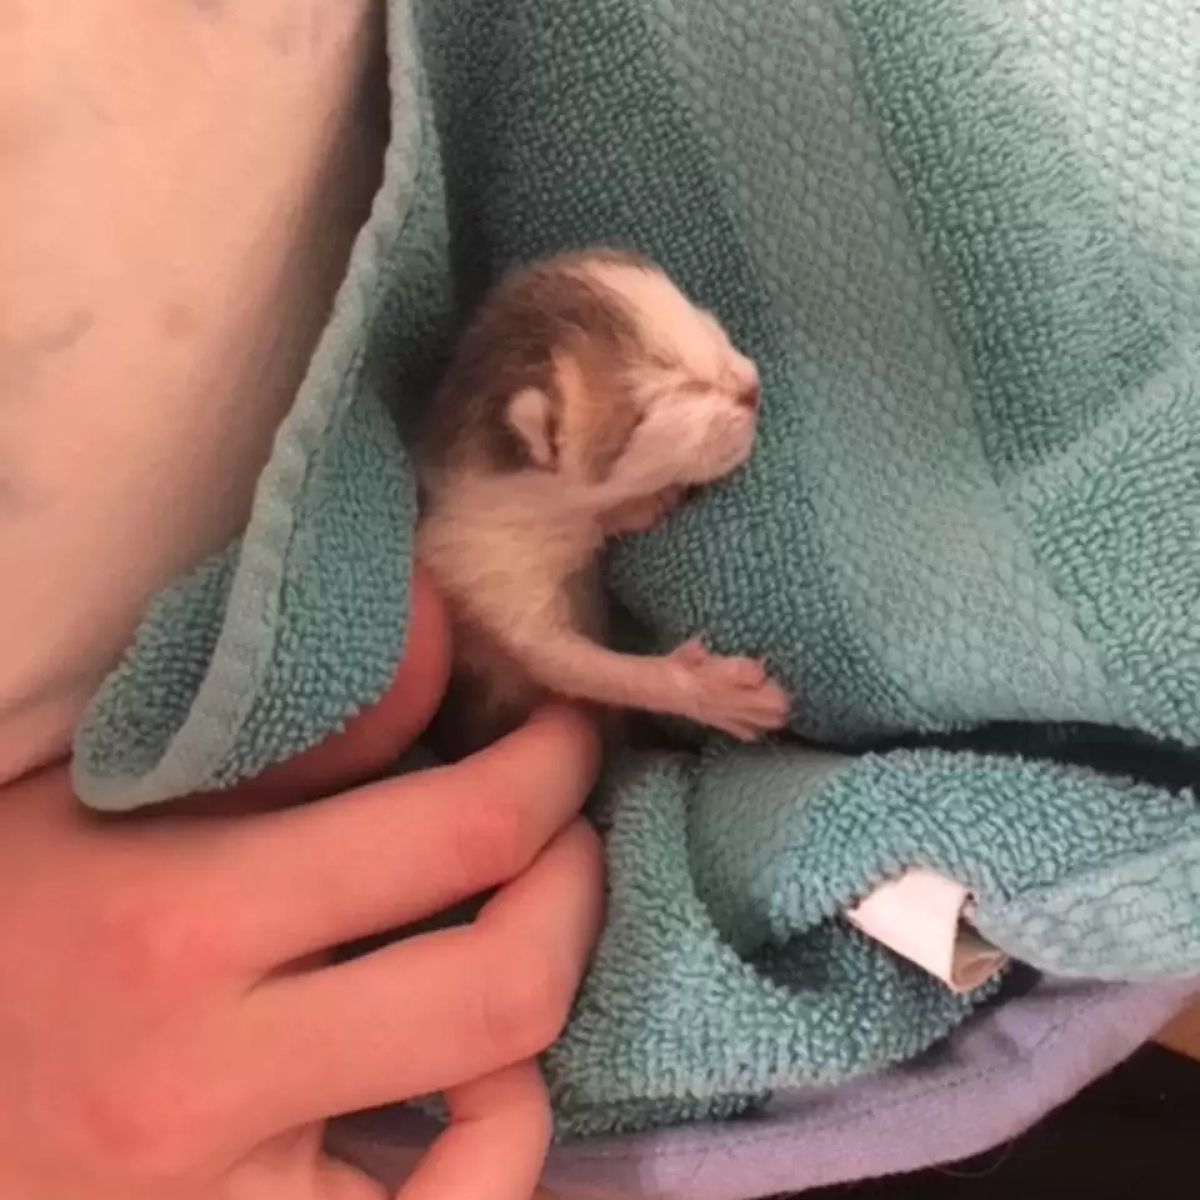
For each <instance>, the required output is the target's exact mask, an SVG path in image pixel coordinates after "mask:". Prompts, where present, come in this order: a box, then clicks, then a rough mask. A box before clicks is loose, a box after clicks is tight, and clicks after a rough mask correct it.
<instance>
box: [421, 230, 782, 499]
mask: <svg viewBox="0 0 1200 1200" xmlns="http://www.w3.org/2000/svg"><path fill="white" fill-rule="evenodd" d="M758 407H759V379H758V371H757V369H756V368H755V366H754V364H753V363H752V362H751V361H750V360H749V359H748V358H747V357H746V356H745V355H743V354H741V353H740V352H739V351H738V350H737V349H735V347H734V346H733V344H732V343H731V342H730V340H729V337H728V335H727V334H726V332H725V330H724V329H723V328H722V327H721V325H720V323H719V322H718V321H717V320H716V318H715V317H713V316H712V314H711V313H708V312H706V311H704V310H703V309H701V308H699V307H698V306H696V305H695V304H693V303H692V301H691V300H689V299H688V298H687V297H686V296H685V295H684V294H683V293H682V292H681V291H680V290H679V288H677V287H676V286H675V284H674V283H672V282H671V280H670V279H669V278H668V277H667V276H666V275H665V274H664V273H663V272H662V271H661V270H659V269H658V268H657V267H655V266H654V265H653V264H651V263H649V262H647V261H646V260H644V259H641V258H639V257H636V256H634V255H630V254H626V253H622V252H616V251H609V250H591V251H583V252H579V253H574V254H567V255H561V256H559V257H557V258H552V259H549V260H547V261H545V262H543V263H540V264H537V265H535V266H532V267H527V268H524V269H522V270H519V271H516V272H514V273H513V274H511V275H509V276H508V277H506V278H505V279H504V280H502V281H501V283H500V284H499V286H498V287H497V288H496V289H495V291H493V293H492V294H491V295H490V296H489V297H488V298H487V299H486V300H485V302H484V304H483V306H482V307H481V309H480V311H479V313H478V314H477V316H476V317H475V319H474V321H472V323H471V324H470V326H469V327H468V329H467V331H466V333H465V334H464V336H463V338H462V341H461V342H460V344H459V347H458V351H457V354H456V357H455V359H454V360H453V362H452V364H451V367H450V369H449V371H448V372H447V375H446V377H445V379H444V381H443V384H442V387H441V389H440V390H439V393H438V395H437V397H436V398H435V401H434V408H433V412H432V414H431V420H430V425H429V430H428V436H427V438H426V442H425V448H424V450H425V452H424V456H423V457H424V461H425V465H426V469H427V476H426V477H427V479H430V478H432V479H434V480H436V479H437V478H439V477H441V478H446V477H452V476H453V475H455V474H458V473H459V472H463V471H466V472H469V473H471V474H476V475H478V474H494V475H504V474H507V475H523V476H526V477H527V478H529V477H536V478H537V480H538V481H540V483H541V484H542V485H543V486H542V487H541V488H540V489H539V490H544V486H545V485H546V484H552V485H553V486H554V487H555V488H558V489H560V490H561V494H562V496H563V499H564V502H566V503H569V504H571V505H572V506H574V507H579V508H584V509H590V510H593V511H596V512H601V511H603V510H604V509H606V508H609V507H611V506H612V505H614V504H618V503H620V502H622V501H625V500H628V499H632V498H636V497H640V496H646V495H650V494H652V493H654V492H657V491H660V490H661V489H663V488H665V487H668V486H670V485H672V484H682V485H685V486H686V485H694V484H703V483H709V482H711V481H712V480H715V479H718V478H720V477H721V476H724V475H727V474H729V473H730V472H731V471H733V470H735V469H736V468H737V467H739V466H741V464H742V463H744V462H745V461H746V459H747V458H748V457H749V455H750V450H751V447H752V445H753V443H754V436H755V432H756V429H757V419H758Z"/></svg>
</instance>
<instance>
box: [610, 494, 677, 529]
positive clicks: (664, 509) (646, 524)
mask: <svg viewBox="0 0 1200 1200" xmlns="http://www.w3.org/2000/svg"><path fill="white" fill-rule="evenodd" d="M686 491H687V489H686V488H685V487H684V486H683V485H682V484H672V486H671V487H668V488H663V490H662V491H661V492H655V493H654V495H653V496H640V497H638V499H636V500H626V501H625V503H624V504H620V505H618V506H617V507H616V508H614V509H613V510H612V511H611V512H607V513H605V514H604V516H603V517H602V518H601V522H600V524H601V527H602V528H603V530H604V536H605V537H620V536H622V535H624V534H627V533H645V532H646V531H647V530H649V529H653V528H654V527H655V526H656V525H657V524H659V523H660V522H661V521H663V520H664V519H665V518H666V516H667V514H668V513H670V512H671V510H672V509H674V508H677V507H678V506H679V504H680V502H681V501H682V500H683V497H684V494H685V492H686Z"/></svg>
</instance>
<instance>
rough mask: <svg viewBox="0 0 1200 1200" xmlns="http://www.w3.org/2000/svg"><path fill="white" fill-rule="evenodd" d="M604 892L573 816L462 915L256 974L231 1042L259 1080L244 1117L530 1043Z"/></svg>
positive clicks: (435, 1071) (400, 1082) (598, 912)
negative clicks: (430, 928)
mask: <svg viewBox="0 0 1200 1200" xmlns="http://www.w3.org/2000/svg"><path fill="white" fill-rule="evenodd" d="M603 892H604V888H603V862H602V855H601V852H600V847H599V840H598V839H597V837H596V835H595V833H594V832H593V831H592V830H591V828H590V827H589V826H587V825H586V823H584V822H583V821H576V822H575V823H574V824H572V825H571V826H570V827H569V828H568V829H566V830H564V831H563V833H561V834H560V835H559V836H558V838H556V839H555V841H554V842H552V843H551V845H550V846H549V847H548V848H547V849H546V851H545V852H544V853H543V854H542V855H541V857H539V858H538V860H537V861H536V862H535V863H534V864H533V866H532V867H530V869H529V870H528V871H527V872H526V873H525V874H524V875H523V876H521V878H520V879H518V880H517V881H515V882H514V883H512V884H510V885H509V886H508V887H507V888H505V889H503V890H502V891H501V892H500V893H498V895H497V896H496V897H495V898H494V899H493V900H492V901H491V902H490V903H489V904H488V905H487V906H485V908H484V909H483V911H482V912H481V914H480V915H479V917H478V918H477V919H476V921H475V923H474V924H473V925H470V926H467V927H462V928H456V929H449V930H444V931H441V932H437V933H431V934H426V935H422V936H419V937H413V938H410V939H408V940H406V941H403V942H399V943H395V944H393V945H390V946H388V947H386V948H384V949H382V950H378V951H376V952H374V953H372V954H369V955H366V956H364V957H362V958H358V959H354V960H352V961H350V962H345V963H341V964H339V965H336V966H329V967H324V968H322V969H320V970H316V971H313V972H311V973H309V974H306V975H302V976H295V975H293V976H280V977H277V978H275V979H273V980H271V981H269V982H266V983H264V984H262V985H260V986H259V987H258V988H256V989H255V991H254V992H252V993H251V994H250V996H249V997H248V998H247V1002H246V1005H245V1008H244V1012H243V1028H242V1030H241V1034H242V1037H241V1040H240V1042H239V1047H238V1049H239V1052H240V1053H244V1054H245V1055H248V1056H249V1057H250V1060H251V1061H249V1062H248V1063H247V1066H246V1073H245V1078H246V1080H247V1083H249V1081H250V1080H257V1081H260V1086H261V1088H262V1091H261V1093H260V1094H256V1095H248V1096H247V1115H248V1117H249V1119H250V1120H252V1121H261V1120H268V1121H269V1122H270V1124H269V1125H268V1128H283V1127H292V1126H297V1125H302V1124H305V1123H307V1122H308V1121H311V1120H319V1119H322V1118H325V1117H328V1116H331V1115H334V1114H337V1113H343V1112H352V1111H356V1110H358V1109H362V1108H371V1107H375V1106H377V1105H381V1104H387V1103H390V1102H393V1101H397V1100H403V1099H407V1098H410V1097H413V1096H419V1095H424V1094H429V1093H433V1092H440V1091H443V1090H445V1089H447V1088H450V1087H455V1086H457V1085H458V1084H461V1083H464V1082H466V1081H468V1080H471V1079H476V1078H479V1077H480V1076H483V1075H487V1074H490V1073H491V1072H493V1071H496V1070H499V1069H500V1068H502V1067H505V1066H509V1065H511V1064H512V1063H514V1062H518V1061H520V1060H522V1059H526V1058H531V1057H533V1056H534V1055H536V1054H538V1053H540V1052H541V1051H542V1050H543V1049H545V1047H546V1046H547V1045H549V1044H550V1042H551V1041H553V1039H554V1038H555V1037H557V1035H558V1033H559V1031H560V1030H561V1028H562V1025H563V1023H564V1021H565V1020H566V1016H567V1013H568V1011H569V1009H570V1006H571V1001H572V999H573V996H574V993H575V989H576V987H577V986H578V983H579V980H580V978H581V977H582V975H583V971H584V968H585V966H586V963H587V960H588V956H589V954H590V953H591V948H592V945H593V943H594V941H595V939H596V937H597V936H598V934H599V929H600V923H601V917H602V910H603ZM255 1127H256V1128H257V1127H258V1126H255Z"/></svg>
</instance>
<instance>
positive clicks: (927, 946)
mask: <svg viewBox="0 0 1200 1200" xmlns="http://www.w3.org/2000/svg"><path fill="white" fill-rule="evenodd" d="M970 901H971V895H970V893H969V892H968V891H967V889H966V888H965V887H963V885H962V884H961V883H956V882H955V881H954V880H953V879H947V878H946V877H945V876H944V875H938V874H937V873H936V872H934V871H927V870H925V869H924V868H923V867H912V868H910V869H909V870H907V871H905V872H904V874H903V875H901V876H900V877H899V878H897V879H893V880H890V881H889V882H887V883H884V884H881V885H880V886H879V887H877V888H876V889H875V890H874V891H873V892H871V894H870V895H868V896H867V897H866V899H864V900H863V901H862V902H861V903H859V904H857V905H856V906H855V907H854V908H852V909H849V910H848V911H847V912H846V913H845V916H846V919H847V920H848V921H849V922H850V923H851V924H852V925H854V926H856V927H857V928H858V929H860V930H862V932H863V933H865V934H866V935H867V936H868V937H872V938H874V939H875V940H876V941H877V942H881V943H882V944H883V945H885V946H887V948H888V949H889V950H892V951H894V952H895V953H896V954H899V955H901V956H902V957H903V958H907V959H908V960H909V961H910V962H914V963H916V964H917V966H919V967H921V968H922V969H924V970H926V971H928V972H929V973H930V974H931V975H934V976H936V977H937V978H938V979H940V980H941V981H942V982H943V983H944V984H945V985H946V986H947V987H949V988H950V989H951V990H952V991H954V992H958V993H960V994H961V993H963V992H970V991H973V990H974V989H975V988H977V987H979V985H980V984H982V983H985V982H986V981H987V980H988V979H990V978H991V977H992V976H993V975H995V974H996V973H997V972H998V971H999V970H1000V969H1001V968H1002V967H1003V966H1004V965H1005V963H1007V962H1008V956H1007V955H1006V954H1005V953H1004V952H1003V951H1002V950H998V949H997V948H996V947H995V946H993V945H992V944H991V943H990V942H987V941H985V940H984V939H983V938H982V937H980V935H979V934H978V933H977V932H976V931H975V930H974V929H972V928H971V926H970V925H969V924H967V911H968V905H969V904H970Z"/></svg>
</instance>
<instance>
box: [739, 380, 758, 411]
mask: <svg viewBox="0 0 1200 1200" xmlns="http://www.w3.org/2000/svg"><path fill="white" fill-rule="evenodd" d="M737 402H738V404H739V405H740V406H741V407H742V408H748V409H749V410H750V411H751V412H753V411H754V410H755V409H756V408H757V407H758V384H756V383H755V384H751V385H750V386H749V387H748V388H743V389H742V390H741V391H740V392H738V394H737Z"/></svg>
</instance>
